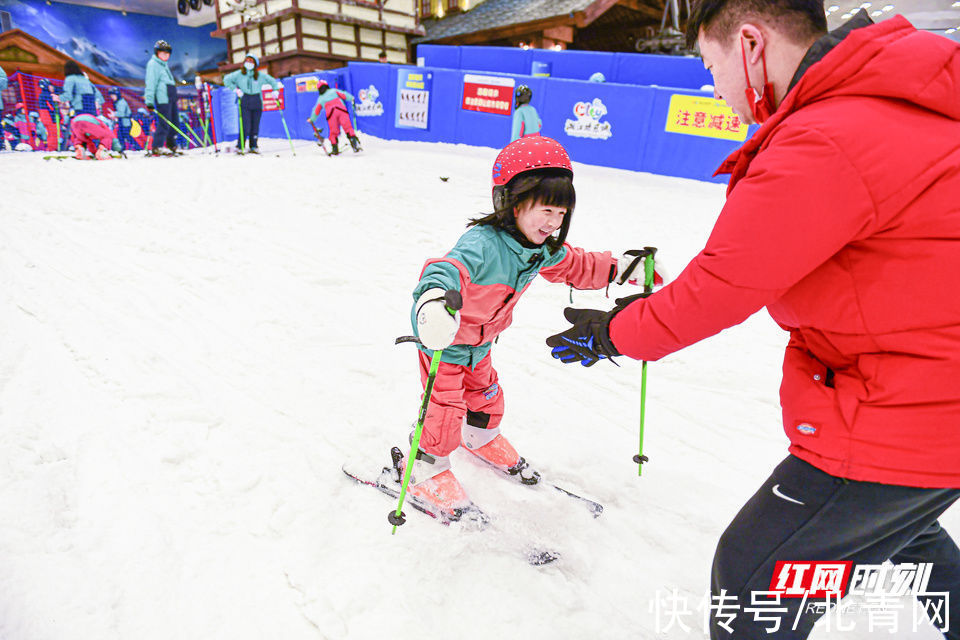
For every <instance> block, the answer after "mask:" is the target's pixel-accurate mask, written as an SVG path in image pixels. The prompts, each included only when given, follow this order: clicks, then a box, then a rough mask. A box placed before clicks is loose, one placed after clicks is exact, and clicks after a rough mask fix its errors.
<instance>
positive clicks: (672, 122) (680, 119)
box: [665, 94, 747, 142]
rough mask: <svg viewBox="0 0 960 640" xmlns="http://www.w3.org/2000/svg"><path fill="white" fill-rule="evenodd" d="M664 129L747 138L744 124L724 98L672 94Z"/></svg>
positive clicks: (709, 136) (723, 137)
mask: <svg viewBox="0 0 960 640" xmlns="http://www.w3.org/2000/svg"><path fill="white" fill-rule="evenodd" d="M665 130H666V131H669V132H671V133H685V134H687V135H690V136H701V137H704V138H719V139H721V140H736V141H739V142H743V141H744V140H746V139H747V125H745V124H744V123H742V122H740V118H739V116H737V114H735V113H734V112H733V109H731V108H730V107H728V106H727V103H726V102H724V101H723V100H715V99H713V98H707V97H705V96H689V95H681V94H674V95H673V96H671V97H670V108H669V109H668V110H667V124H666V127H665Z"/></svg>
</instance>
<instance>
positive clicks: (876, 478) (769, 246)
mask: <svg viewBox="0 0 960 640" xmlns="http://www.w3.org/2000/svg"><path fill="white" fill-rule="evenodd" d="M688 27H689V28H688V39H689V40H690V42H691V44H692V43H693V42H694V41H696V42H698V44H699V47H700V51H701V54H702V56H703V61H704V65H705V66H706V67H707V69H709V70H710V71H711V73H712V74H713V77H714V84H715V87H716V89H715V92H716V95H717V97H718V98H723V99H724V100H726V102H727V103H728V104H729V105H730V106H731V107H732V108H733V110H734V111H736V112H737V113H738V114H739V116H740V118H741V119H742V120H743V121H744V122H747V123H757V124H760V125H761V126H760V128H759V129H758V130H757V131H756V133H755V134H754V135H753V136H752V137H751V138H750V139H749V140H748V141H747V142H746V143H745V144H744V145H743V147H742V148H740V149H739V150H737V151H736V152H735V153H733V154H732V155H731V156H730V157H729V158H728V159H727V161H726V162H725V163H724V164H723V166H722V167H721V168H720V171H721V172H727V173H730V174H731V178H730V183H729V187H728V189H727V201H726V204H725V205H724V207H723V211H722V212H721V213H720V216H719V217H718V219H717V222H716V225H715V226H714V229H713V232H712V233H711V235H710V238H709V240H708V241H707V245H706V247H705V248H704V249H703V250H702V251H701V252H700V253H699V254H698V255H697V256H696V257H695V258H694V259H693V261H692V262H691V263H690V264H689V265H688V266H687V268H686V269H685V270H684V271H683V273H682V274H681V275H680V276H679V277H678V278H677V279H676V280H675V281H674V282H673V283H671V284H669V285H668V286H666V287H664V288H663V289H662V290H661V291H659V292H658V293H655V294H653V295H652V296H650V297H648V298H645V299H637V300H634V299H626V300H623V301H618V304H617V306H616V307H615V308H614V309H613V310H612V311H606V312H604V311H599V310H592V309H567V310H566V311H565V315H566V317H567V319H568V320H569V321H570V322H572V323H573V327H571V328H570V329H568V330H567V331H565V332H563V333H560V334H557V335H555V336H551V337H550V338H548V339H547V344H548V345H550V346H551V347H553V355H554V357H557V358H559V359H561V360H562V361H564V362H581V363H582V364H584V365H591V364H593V363H595V362H596V361H597V360H598V359H601V358H605V357H610V356H616V355H620V354H623V355H625V356H629V357H631V358H637V359H643V360H656V359H658V358H660V357H662V356H665V355H667V354H669V353H672V352H674V351H677V350H678V349H682V348H683V347H686V346H688V345H690V344H693V343H695V342H697V341H699V340H702V339H703V338H706V337H708V336H711V335H714V334H716V333H717V332H719V331H721V330H723V329H725V328H727V327H730V326H732V325H735V324H738V323H740V322H742V321H743V320H745V319H746V318H747V317H749V316H750V315H751V314H753V313H755V312H756V311H758V310H759V309H761V308H763V307H767V310H768V311H769V312H770V315H771V316H772V317H773V318H774V320H776V321H777V322H778V323H779V324H780V326H782V327H783V328H784V329H785V330H787V331H789V332H790V341H789V344H788V346H787V348H786V354H785V357H784V363H783V382H782V385H781V389H780V401H781V405H782V408H783V428H784V430H785V432H786V434H787V437H788V438H789V440H790V449H789V451H790V455H789V456H788V457H787V458H786V459H785V460H784V461H783V462H782V463H781V464H780V465H779V466H778V467H777V468H776V469H775V470H774V472H773V474H772V475H771V476H770V478H769V479H768V480H767V482H766V483H765V484H764V485H763V486H762V487H761V488H760V490H759V491H758V492H757V493H756V494H755V495H754V496H753V497H752V498H751V499H750V500H749V501H748V502H747V504H746V505H744V507H743V509H742V510H741V511H740V513H739V514H737V516H736V518H735V519H734V521H733V522H732V523H731V524H730V526H729V527H728V529H727V530H726V532H725V533H724V534H723V536H722V538H721V540H720V542H719V544H718V547H717V551H716V555H715V558H714V565H713V575H712V590H713V593H714V596H715V597H717V598H718V597H719V596H720V595H721V594H722V593H723V592H725V593H726V595H727V596H734V597H736V598H738V600H739V602H738V604H739V606H741V607H744V606H747V607H749V606H751V605H752V602H751V594H752V593H754V592H757V591H766V590H769V589H770V588H771V580H772V578H773V576H774V571H775V565H776V562H777V561H807V560H809V561H816V560H822V561H830V560H846V561H852V562H853V563H854V564H855V565H856V564H860V565H864V564H879V563H882V562H884V561H885V560H888V559H889V560H891V561H892V562H893V563H894V564H903V563H911V562H912V563H922V562H931V563H933V565H934V567H933V571H932V574H931V578H930V582H929V585H928V588H927V592H946V593H948V594H949V596H948V597H947V598H943V597H941V598H939V599H931V598H919V599H920V601H921V603H923V604H924V605H925V606H927V607H928V611H931V610H933V608H934V607H936V606H940V607H941V608H940V610H939V611H940V615H941V616H943V614H945V613H946V612H947V611H949V613H950V614H951V615H950V621H949V622H950V626H951V630H949V631H944V633H945V635H946V636H947V637H948V638H960V550H958V548H957V545H956V544H955V543H954V541H953V540H952V539H951V538H950V536H949V535H948V534H947V533H946V531H944V530H943V529H941V528H940V525H939V524H938V522H937V520H938V518H939V516H940V515H941V514H942V513H943V512H944V511H946V509H947V508H948V507H949V506H950V505H951V504H953V503H954V502H955V501H956V500H957V498H958V496H960V295H957V290H958V287H960V204H958V200H957V194H958V193H960V143H958V141H960V100H957V88H958V86H960V47H958V45H957V44H956V43H954V42H952V41H950V40H948V39H946V38H943V37H941V36H938V35H934V34H930V33H925V32H920V31H917V30H916V29H914V28H913V27H912V26H911V25H910V24H909V23H908V22H907V21H906V20H905V19H904V18H902V17H900V16H896V17H893V18H890V19H888V20H885V21H884V22H881V23H878V24H873V23H872V22H871V21H870V19H869V18H868V17H867V14H866V12H863V11H861V12H859V13H858V14H857V15H856V16H854V17H853V18H851V19H850V20H849V21H848V22H847V23H846V24H845V25H844V26H843V27H841V28H840V29H838V30H837V31H834V32H832V33H829V34H827V33H826V19H825V17H824V10H823V3H822V2H820V1H813V0H701V1H700V2H699V3H698V4H697V5H696V8H695V10H694V11H693V14H692V15H691V17H690V19H689V21H688ZM715 602H716V601H715ZM947 603H948V604H947ZM781 606H782V607H784V609H785V613H784V614H783V616H782V624H781V626H780V629H779V631H778V632H777V633H776V634H774V635H773V636H769V635H767V634H766V630H767V629H768V628H769V626H770V625H769V623H766V624H763V623H758V622H757V621H756V620H753V619H751V618H750V616H748V615H747V614H742V615H740V616H739V617H738V618H737V620H736V624H735V625H734V627H735V628H736V631H735V632H733V634H734V637H736V638H758V637H776V638H805V637H806V636H807V634H808V633H809V631H810V628H811V627H812V625H813V623H814V622H815V620H816V618H817V616H816V614H813V613H808V612H809V609H804V613H802V614H801V613H799V609H800V606H801V599H800V598H784V600H783V602H782V603H781ZM903 613H904V615H905V616H908V617H909V615H910V613H909V612H908V611H904V612H903ZM901 622H902V623H903V624H907V620H903V621H901ZM935 622H936V621H935ZM938 626H940V627H943V626H944V625H943V624H942V618H941V624H940V625H938ZM728 633H730V632H729V631H728V630H726V629H724V628H723V626H722V625H720V624H719V622H718V621H717V620H714V624H712V625H711V634H712V637H714V638H721V637H724V638H726V637H729V635H728Z"/></svg>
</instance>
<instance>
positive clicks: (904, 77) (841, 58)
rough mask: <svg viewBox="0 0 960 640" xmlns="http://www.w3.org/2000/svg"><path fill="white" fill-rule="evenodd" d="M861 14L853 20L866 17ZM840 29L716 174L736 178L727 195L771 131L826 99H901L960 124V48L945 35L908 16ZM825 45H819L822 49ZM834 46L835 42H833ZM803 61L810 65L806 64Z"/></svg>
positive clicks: (867, 20) (732, 181)
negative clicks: (918, 25) (916, 23)
mask: <svg viewBox="0 0 960 640" xmlns="http://www.w3.org/2000/svg"><path fill="white" fill-rule="evenodd" d="M865 15H866V14H865V13H863V15H861V14H858V15H857V16H856V17H854V18H853V20H851V22H853V21H854V20H858V19H862V18H864V17H865ZM864 22H865V24H866V26H863V27H861V28H854V29H852V30H849V31H848V32H847V33H846V34H845V35H843V32H842V31H840V30H837V31H834V32H832V33H831V34H830V35H828V36H827V38H830V37H834V38H836V36H837V35H838V32H839V34H840V35H842V36H843V37H842V39H841V40H839V42H837V43H836V44H835V46H832V48H829V50H828V51H826V53H825V54H824V55H823V57H822V58H820V59H819V60H817V61H815V62H812V63H811V64H810V66H809V68H807V69H806V70H805V71H803V75H802V76H801V77H800V78H799V80H797V79H796V78H795V79H794V85H793V87H792V88H791V89H790V91H788V92H787V95H786V97H784V99H783V102H781V103H780V105H779V107H777V110H776V111H774V113H773V115H772V116H770V118H768V119H767V121H766V122H764V123H763V124H762V125H761V126H760V128H759V129H757V131H756V132H755V133H754V134H753V135H752V136H751V137H750V138H748V139H747V141H746V142H745V143H744V144H743V146H741V147H740V148H739V149H737V150H736V151H734V152H733V153H732V154H730V156H729V157H728V158H727V159H726V160H725V161H724V162H723V164H721V165H720V168H719V169H717V171H716V172H715V173H714V175H719V174H722V173H730V174H732V177H731V180H730V182H729V184H728V185H727V193H728V194H729V193H730V191H732V190H733V187H734V185H735V184H736V181H737V180H738V179H739V178H741V177H742V176H743V175H744V174H745V173H746V168H747V165H749V163H750V160H751V159H752V158H753V157H754V156H755V155H756V154H757V152H758V151H759V150H760V148H761V147H762V146H763V144H764V142H765V141H766V140H767V138H768V137H769V135H770V134H771V132H773V130H774V129H775V128H776V127H777V126H778V125H779V124H780V123H781V122H783V120H784V119H786V118H787V117H789V116H790V114H792V113H793V112H794V111H797V110H798V109H800V108H802V107H804V106H806V105H808V104H811V103H813V102H817V101H819V100H824V99H827V98H836V97H842V96H860V97H864V96H865V97H874V98H887V99H891V100H902V101H904V102H907V103H911V104H914V105H917V106H918V107H922V108H924V109H927V110H929V111H932V112H934V113H939V114H942V115H944V116H946V117H948V118H951V119H953V120H960V101H958V100H957V99H956V96H957V95H958V94H960V46H957V44H956V43H955V42H953V41H952V40H950V39H948V38H944V37H943V36H938V35H935V34H932V33H927V32H925V31H917V29H916V28H914V26H913V25H911V24H910V23H909V22H908V21H907V19H906V18H904V17H903V16H894V17H893V18H890V19H889V20H884V21H883V22H880V23H878V24H870V23H869V19H866V20H865V21H864ZM819 44H820V43H819V42H818V43H817V44H814V45H813V47H817V46H818V45H819ZM830 44H831V45H833V43H830ZM804 62H805V63H806V62H809V61H808V60H806V59H805V60H804Z"/></svg>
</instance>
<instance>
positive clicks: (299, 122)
mask: <svg viewBox="0 0 960 640" xmlns="http://www.w3.org/2000/svg"><path fill="white" fill-rule="evenodd" d="M454 49H456V50H457V51H456V52H455V53H452V52H451V50H454ZM468 50H472V51H470V52H469V53H468ZM491 50H493V51H491ZM485 51H486V52H485ZM421 52H422V53H425V54H428V56H429V57H430V59H444V56H446V58H445V59H446V60H448V61H450V62H451V63H452V62H453V61H455V60H459V62H460V64H471V65H480V64H481V62H482V61H484V60H486V59H487V58H485V56H488V57H489V55H492V54H493V53H495V54H497V56H499V57H498V58H497V59H498V62H497V63H496V64H497V65H502V66H506V67H513V68H520V67H521V66H523V65H527V64H531V65H532V64H533V63H537V64H538V65H539V68H540V69H541V70H545V69H549V70H550V72H551V75H550V76H549V77H546V76H533V75H529V74H528V73H523V74H510V73H504V72H502V71H500V70H498V71H482V70H475V69H470V70H465V69H450V68H437V67H430V66H425V67H421V66H416V67H414V66H408V65H386V64H379V63H367V62H351V63H350V64H349V65H348V67H346V68H343V69H337V70H334V71H322V72H315V73H309V74H301V75H299V76H294V77H291V78H286V79H284V80H283V85H284V92H285V98H286V105H285V112H284V113H285V117H286V120H287V124H288V126H289V128H290V133H291V135H293V136H295V137H297V138H301V139H312V138H313V132H312V130H311V128H310V126H309V125H308V124H307V122H306V119H307V117H308V116H309V115H310V112H311V109H312V108H313V106H314V103H315V102H316V98H317V94H316V90H315V84H316V80H318V79H325V80H326V81H327V82H328V83H329V84H330V85H331V86H332V87H334V88H342V89H346V90H347V91H349V92H350V93H352V94H353V95H354V96H355V98H356V100H357V104H356V114H355V115H356V121H357V125H358V128H359V129H360V131H361V132H364V133H367V134H370V135H373V136H376V137H379V138H385V139H390V140H419V141H424V142H451V143H461V144H468V145H473V146H485V147H491V148H494V149H499V148H502V147H503V146H505V145H506V144H507V143H508V142H509V141H510V133H511V129H512V112H513V99H512V98H513V88H512V87H510V86H509V84H510V83H511V82H512V83H513V85H514V86H516V85H519V84H526V85H528V86H529V87H530V88H531V90H532V91H533V98H532V101H531V104H532V105H533V107H534V108H536V110H537V112H538V113H539V115H540V118H541V120H542V121H543V134H544V135H548V136H550V137H552V138H555V139H557V140H558V141H560V143H561V144H563V145H564V146H565V147H566V148H567V150H568V151H569V152H570V156H571V158H573V160H575V161H578V162H585V163H590V164H597V165H602V166H608V167H617V168H621V169H628V170H632V171H647V172H650V173H657V174H662V175H669V176H678V177H683V178H693V179H696V180H709V181H713V182H725V181H726V176H721V177H713V172H714V170H715V169H716V168H717V166H719V164H720V163H721V162H722V161H723V160H724V158H725V157H726V156H727V155H728V154H730V153H731V152H732V151H734V150H735V149H736V148H737V147H738V146H740V144H742V142H741V141H739V140H735V139H724V138H723V136H726V135H729V134H730V132H729V131H728V130H725V128H726V129H731V128H732V129H733V130H739V131H740V133H741V136H745V135H747V134H749V133H752V131H749V130H744V129H745V128H744V127H743V126H742V125H740V124H739V121H738V120H736V119H735V118H734V117H733V116H732V115H731V114H729V112H728V115H726V116H718V115H717V113H716V111H715V105H712V106H711V103H713V100H712V96H713V94H712V91H700V90H698V88H689V87H688V88H670V87H668V86H663V84H661V83H672V84H680V85H683V84H687V85H689V84H699V83H700V82H701V81H702V80H703V78H702V77H701V76H698V75H697V74H695V73H693V72H692V67H691V66H690V65H689V63H690V62H691V59H684V58H671V57H667V56H648V55H642V54H598V53H594V52H580V53H584V54H587V55H583V56H576V57H569V55H570V54H571V53H575V52H553V51H536V50H522V49H513V48H503V47H460V48H457V47H443V48H438V49H437V51H436V52H432V51H431V49H430V48H428V47H421ZM697 63H698V64H699V62H698V61H697ZM602 64H605V65H607V66H606V67H602V66H601V65H602ZM490 66H495V65H493V64H490ZM603 69H606V70H607V71H603ZM700 69H701V71H702V65H700ZM596 70H600V71H601V72H602V73H604V75H607V73H609V74H611V75H613V76H615V77H619V76H628V77H629V78H630V79H631V80H634V81H644V82H650V83H651V84H661V86H649V85H648V86H638V85H636V84H627V83H619V82H606V83H596V82H588V81H586V79H585V76H586V77H589V75H590V74H592V73H595V71H596ZM588 72H589V73H588ZM557 73H560V74H564V75H575V76H578V77H577V78H576V79H568V78H561V77H557ZM468 75H469V76H473V77H476V76H482V77H487V78H488V81H487V84H489V85H490V86H493V87H495V86H496V85H497V84H498V83H499V82H502V81H503V80H504V79H506V80H507V85H508V86H507V88H506V89H505V90H504V91H503V93H501V94H499V95H498V96H496V97H495V98H493V99H495V100H497V101H499V102H500V103H501V105H505V106H506V108H505V109H503V110H504V111H507V110H509V112H510V113H509V114H507V113H490V112H484V111H476V110H473V109H465V108H464V86H465V78H466V77H467V76H468ZM654 81H656V82H654ZM411 92H413V93H414V94H417V96H418V98H417V100H415V101H413V102H411V101H410V96H411ZM214 96H215V99H214V110H215V119H216V123H217V138H218V140H221V141H222V140H236V137H237V133H238V131H237V107H236V96H235V95H234V94H233V93H232V92H228V91H225V90H222V89H221V90H218V91H216V92H215V94H214ZM401 96H402V97H403V98H404V100H406V101H405V102H403V103H402V104H401ZM675 99H676V101H677V102H676V104H677V105H683V106H682V107H681V106H678V107H677V108H674V109H673V111H671V101H672V100H675ZM411 105H413V106H411ZM401 106H402V108H401ZM417 109H419V112H417V113H416V118H420V119H419V120H416V119H411V118H412V117H413V116H411V113H412V112H414V111H416V110H417ZM316 124H317V127H318V128H319V129H320V130H321V132H322V134H323V135H324V136H326V135H327V125H326V119H325V118H324V117H322V116H321V117H318V118H317V119H316ZM679 124H683V126H678V125H679ZM260 135H261V136H264V137H273V138H282V137H284V136H285V133H284V130H283V124H282V122H281V119H280V114H279V112H264V114H263V118H262V120H261V124H260Z"/></svg>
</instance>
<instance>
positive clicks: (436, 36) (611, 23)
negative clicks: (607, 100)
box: [414, 0, 665, 51]
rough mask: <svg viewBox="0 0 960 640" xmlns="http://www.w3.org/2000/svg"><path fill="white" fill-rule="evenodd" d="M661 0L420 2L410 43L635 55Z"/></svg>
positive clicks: (654, 25)
mask: <svg viewBox="0 0 960 640" xmlns="http://www.w3.org/2000/svg"><path fill="white" fill-rule="evenodd" d="M664 5H665V2H664V0H482V1H479V0H421V1H420V16H421V22H422V24H423V26H424V28H425V30H426V35H425V36H424V37H422V38H417V39H415V40H414V43H415V44H420V43H430V44H449V45H491V46H505V47H516V46H526V47H533V48H537V49H568V48H569V49H580V50H589V51H638V50H641V49H640V46H639V45H642V43H643V42H644V41H645V40H646V39H648V38H651V37H653V36H655V35H656V34H657V32H658V31H659V30H660V27H661V21H662V20H663V16H664Z"/></svg>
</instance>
